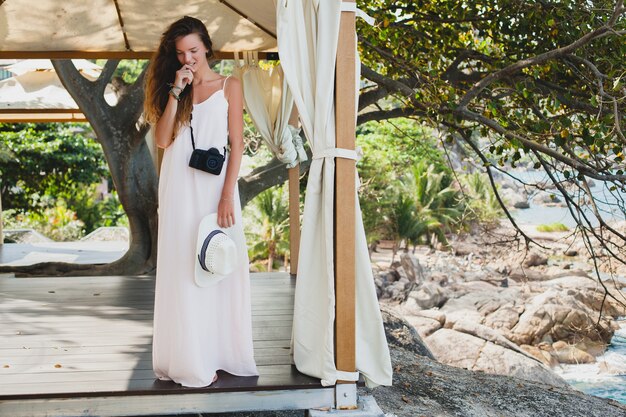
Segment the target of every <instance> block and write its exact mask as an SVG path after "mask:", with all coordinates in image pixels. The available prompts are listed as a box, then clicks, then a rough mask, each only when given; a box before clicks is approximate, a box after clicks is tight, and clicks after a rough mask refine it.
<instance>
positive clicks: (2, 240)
mask: <svg viewBox="0 0 626 417" xmlns="http://www.w3.org/2000/svg"><path fill="white" fill-rule="evenodd" d="M2 244H4V234H3V233H2V196H0V245H2Z"/></svg>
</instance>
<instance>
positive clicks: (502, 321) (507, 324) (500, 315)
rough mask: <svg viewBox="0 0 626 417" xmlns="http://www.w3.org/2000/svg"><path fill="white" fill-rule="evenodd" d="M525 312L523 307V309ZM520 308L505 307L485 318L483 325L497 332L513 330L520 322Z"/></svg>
mask: <svg viewBox="0 0 626 417" xmlns="http://www.w3.org/2000/svg"><path fill="white" fill-rule="evenodd" d="M521 309H522V311H523V307H521ZM520 314H521V311H520V308H519V307H518V308H515V307H514V306H510V305H505V306H502V307H500V308H499V309H497V310H496V311H494V312H493V313H491V314H488V315H487V316H486V317H485V320H484V322H483V324H484V325H485V326H488V327H491V328H492V329H496V330H511V329H512V328H513V327H514V326H515V325H516V324H517V322H518V320H519V316H520Z"/></svg>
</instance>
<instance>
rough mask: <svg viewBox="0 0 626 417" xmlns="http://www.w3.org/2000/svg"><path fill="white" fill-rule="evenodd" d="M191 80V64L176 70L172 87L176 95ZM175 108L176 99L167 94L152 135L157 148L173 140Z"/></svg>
mask: <svg viewBox="0 0 626 417" xmlns="http://www.w3.org/2000/svg"><path fill="white" fill-rule="evenodd" d="M192 81H193V72H192V70H191V66H189V65H183V66H182V67H181V68H180V69H179V70H178V71H176V77H175V79H174V86H175V87H174V88H175V89H176V90H175V91H177V92H178V95H180V94H182V93H183V90H184V89H185V87H187V86H188V85H189V84H191V82H192ZM176 110H178V100H176V98H175V97H174V96H173V95H172V94H169V95H168V97H167V104H166V105H165V110H163V114H162V115H161V118H160V119H159V121H158V122H157V123H156V125H155V130H154V136H155V138H156V144H157V146H158V147H159V148H167V147H168V146H170V145H171V144H172V142H173V141H174V137H173V136H174V124H175V123H176Z"/></svg>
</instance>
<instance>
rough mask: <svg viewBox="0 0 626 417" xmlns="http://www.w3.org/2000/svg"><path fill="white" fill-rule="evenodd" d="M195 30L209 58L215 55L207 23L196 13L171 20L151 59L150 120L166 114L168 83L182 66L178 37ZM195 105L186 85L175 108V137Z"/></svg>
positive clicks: (147, 108)
mask: <svg viewBox="0 0 626 417" xmlns="http://www.w3.org/2000/svg"><path fill="white" fill-rule="evenodd" d="M192 33H196V34H198V36H199V37H200V40H201V41H202V43H203V44H204V46H205V47H206V48H207V49H208V52H207V59H209V58H211V57H212V56H213V43H212V42H211V38H210V37H209V32H208V31H207V29H206V26H204V23H202V21H200V20H198V19H196V18H194V17H190V16H185V17H183V18H182V19H179V20H177V21H176V22H174V23H172V24H171V25H170V27H169V28H167V30H166V31H165V32H163V35H162V36H161V42H160V43H159V48H158V49H157V50H156V52H155V53H154V55H153V56H152V59H151V60H150V66H149V67H148V73H147V76H146V85H145V92H146V97H145V100H144V115H145V118H146V120H147V121H148V123H151V124H154V123H156V122H157V121H158V120H159V118H160V117H161V116H162V115H163V112H164V111H165V106H166V105H167V100H168V95H169V91H170V88H171V86H170V85H169V84H171V83H173V82H174V77H175V76H176V71H178V70H179V69H180V67H181V64H180V62H179V61H178V58H177V57H176V40H177V39H178V38H180V37H183V36H187V35H190V34H192ZM192 108H193V98H192V96H191V88H185V89H184V90H183V92H182V93H181V94H180V101H179V103H178V109H177V110H176V121H175V123H174V133H173V136H174V137H176V134H177V133H178V130H179V129H180V127H181V126H183V125H184V124H185V123H188V122H189V118H190V115H191V110H192Z"/></svg>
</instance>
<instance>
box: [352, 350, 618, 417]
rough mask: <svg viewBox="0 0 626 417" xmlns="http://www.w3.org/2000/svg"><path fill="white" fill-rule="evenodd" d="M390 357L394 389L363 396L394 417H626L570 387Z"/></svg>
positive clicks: (410, 356)
mask: <svg viewBox="0 0 626 417" xmlns="http://www.w3.org/2000/svg"><path fill="white" fill-rule="evenodd" d="M390 353H391V363H392V366H393V369H394V374H393V386H391V387H383V386H381V387H377V388H375V389H374V390H369V389H367V388H359V393H360V394H371V395H373V396H374V397H375V398H376V402H377V403H378V405H379V406H380V407H381V409H382V410H383V412H385V413H387V414H386V415H387V416H389V417H391V416H396V417H417V416H431V417H432V416H441V417H451V416H467V417H479V416H480V417H492V416H506V417H531V416H533V417H535V416H550V417H624V415H626V406H625V405H623V404H620V403H618V402H617V401H611V400H606V399H603V398H599V397H594V396H591V395H585V394H583V393H581V392H579V391H576V390H574V389H572V388H570V387H551V386H548V385H544V384H541V383H537V382H526V381H524V380H521V379H517V378H511V377H507V376H501V375H488V374H485V373H482V372H472V371H467V370H465V369H459V368H453V367H451V366H448V365H444V364H441V363H439V362H436V361H434V360H431V359H428V358H425V357H422V356H418V355H415V353H413V352H411V351H407V350H404V349H402V348H399V347H396V346H393V345H391V346H390Z"/></svg>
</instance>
